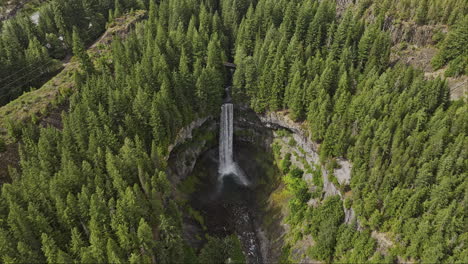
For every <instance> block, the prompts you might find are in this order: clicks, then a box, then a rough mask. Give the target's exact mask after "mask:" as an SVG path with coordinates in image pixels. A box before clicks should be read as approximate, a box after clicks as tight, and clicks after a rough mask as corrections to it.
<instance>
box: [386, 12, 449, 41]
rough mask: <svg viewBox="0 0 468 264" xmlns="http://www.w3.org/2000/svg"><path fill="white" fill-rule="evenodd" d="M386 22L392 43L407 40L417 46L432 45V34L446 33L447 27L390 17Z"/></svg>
mask: <svg viewBox="0 0 468 264" xmlns="http://www.w3.org/2000/svg"><path fill="white" fill-rule="evenodd" d="M386 24H387V25H388V30H389V32H390V36H391V38H392V43H393V44H394V45H395V44H398V43H401V42H407V43H410V44H414V45H417V46H420V47H422V46H427V45H434V44H435V42H434V41H433V38H432V37H433V36H434V34H435V33H437V32H442V33H447V31H448V28H447V26H445V25H435V26H434V25H422V26H420V25H417V24H415V23H414V22H406V21H402V22H398V23H397V22H395V21H392V19H391V18H389V19H387V21H386Z"/></svg>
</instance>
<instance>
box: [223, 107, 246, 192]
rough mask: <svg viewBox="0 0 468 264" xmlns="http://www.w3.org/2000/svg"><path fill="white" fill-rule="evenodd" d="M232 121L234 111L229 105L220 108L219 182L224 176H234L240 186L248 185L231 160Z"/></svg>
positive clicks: (243, 175)
mask: <svg viewBox="0 0 468 264" xmlns="http://www.w3.org/2000/svg"><path fill="white" fill-rule="evenodd" d="M233 119H234V109H233V105H232V104H231V103H225V104H223V105H222V106H221V126H220V133H219V169H218V172H219V180H222V178H223V177H224V176H226V175H234V176H236V179H237V180H238V181H239V182H240V183H241V184H242V185H245V186H247V185H249V182H248V180H247V178H246V177H245V174H244V173H243V171H242V170H241V169H240V168H239V166H238V165H237V163H236V162H234V159H233V148H232V145H233V144H232V139H233Z"/></svg>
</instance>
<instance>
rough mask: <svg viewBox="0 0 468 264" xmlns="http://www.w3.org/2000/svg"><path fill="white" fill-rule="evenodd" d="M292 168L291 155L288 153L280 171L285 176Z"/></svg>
mask: <svg viewBox="0 0 468 264" xmlns="http://www.w3.org/2000/svg"><path fill="white" fill-rule="evenodd" d="M290 167H291V153H287V154H286V156H284V159H283V160H282V161H281V163H280V169H281V171H282V172H283V173H284V174H287V173H288V172H289V169H290Z"/></svg>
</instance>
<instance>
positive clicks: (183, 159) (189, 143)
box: [167, 117, 218, 183]
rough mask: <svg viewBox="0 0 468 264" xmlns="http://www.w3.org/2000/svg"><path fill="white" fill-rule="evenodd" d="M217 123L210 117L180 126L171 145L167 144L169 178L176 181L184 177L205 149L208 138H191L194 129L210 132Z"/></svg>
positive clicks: (191, 169) (207, 144)
mask: <svg viewBox="0 0 468 264" xmlns="http://www.w3.org/2000/svg"><path fill="white" fill-rule="evenodd" d="M217 127H218V126H217V123H216V122H214V120H213V119H212V118H211V117H204V118H199V119H197V120H195V121H193V122H192V123H190V125H188V126H186V127H184V128H182V129H181V130H180V131H179V133H178V134H177V137H176V139H175V141H174V143H173V144H172V145H170V146H169V155H168V157H167V159H168V160H169V162H168V164H169V165H170V166H169V168H168V175H169V179H170V180H171V181H172V182H174V183H178V182H179V181H181V180H183V179H185V178H186V177H187V176H188V175H189V174H190V173H191V172H192V171H193V168H194V167H195V164H196V163H197V160H198V157H199V156H200V154H201V153H203V152H204V151H205V150H207V147H208V146H209V139H208V138H205V137H202V138H197V139H193V132H194V131H195V130H198V129H200V130H203V132H204V133H210V132H213V131H215V130H216V129H217Z"/></svg>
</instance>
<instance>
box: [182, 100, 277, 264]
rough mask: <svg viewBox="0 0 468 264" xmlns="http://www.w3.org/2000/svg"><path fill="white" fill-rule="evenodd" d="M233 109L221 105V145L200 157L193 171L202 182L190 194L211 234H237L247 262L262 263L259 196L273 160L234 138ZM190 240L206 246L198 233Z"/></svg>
mask: <svg viewBox="0 0 468 264" xmlns="http://www.w3.org/2000/svg"><path fill="white" fill-rule="evenodd" d="M233 111H234V109H233V105H232V104H230V103H225V104H224V105H223V106H222V109H221V118H220V129H219V133H220V135H219V146H217V147H215V148H212V149H210V150H208V151H206V152H205V153H204V154H202V155H201V157H200V158H199V159H198V160H197V163H196V165H195V168H194V170H193V172H192V174H193V176H195V177H197V179H199V184H198V186H197V190H196V192H194V193H193V194H192V195H191V196H190V205H191V206H192V207H193V208H194V209H196V210H197V211H199V212H200V213H201V214H202V215H203V216H204V225H205V227H206V229H205V230H206V232H207V233H208V234H210V235H212V236H217V237H225V236H227V235H230V234H236V235H237V236H238V237H239V239H240V241H241V244H242V247H243V250H244V253H245V254H246V260H247V262H248V263H262V254H261V246H262V245H261V244H260V240H259V239H258V237H257V228H258V221H257V220H258V217H257V216H256V215H257V214H258V212H259V208H257V200H258V199H257V198H258V197H256V195H257V194H258V188H259V186H260V182H261V181H262V179H263V181H264V179H266V178H268V177H267V176H266V171H268V168H269V167H271V163H272V160H269V159H268V158H267V157H268V155H266V154H265V153H264V152H262V150H261V149H259V148H256V147H255V146H253V145H252V144H250V143H245V142H242V141H235V140H234V136H235V135H233V134H234V131H233V128H234V126H233ZM256 221H257V222H256ZM191 242H192V244H194V245H196V244H197V243H198V247H199V248H200V247H202V245H203V242H202V241H199V240H197V239H196V235H193V236H192V239H191Z"/></svg>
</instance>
